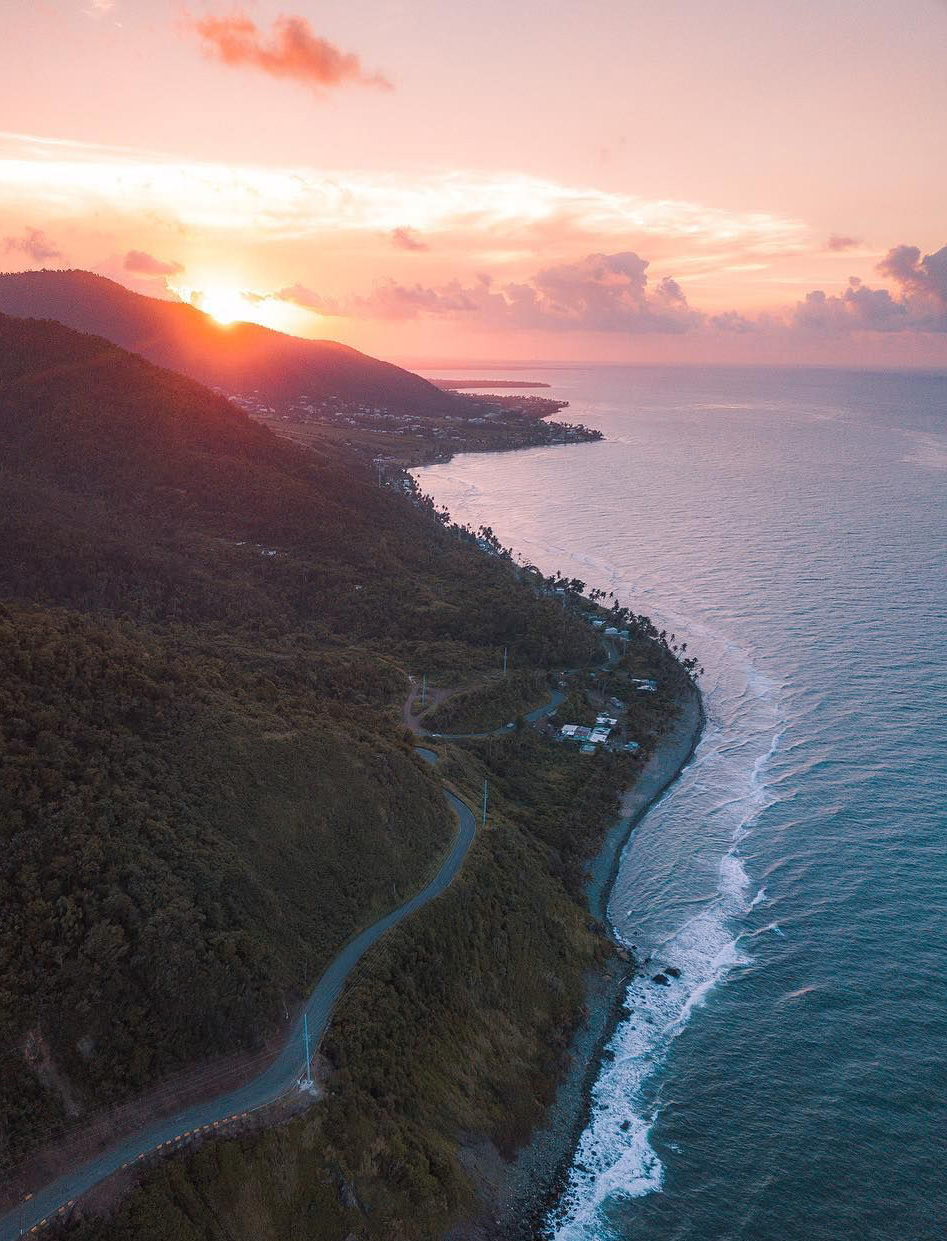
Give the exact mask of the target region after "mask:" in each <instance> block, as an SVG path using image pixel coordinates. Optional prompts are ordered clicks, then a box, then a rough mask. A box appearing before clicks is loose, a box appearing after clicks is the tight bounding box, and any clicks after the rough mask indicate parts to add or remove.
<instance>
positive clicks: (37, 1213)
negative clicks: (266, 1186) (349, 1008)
mask: <svg viewBox="0 0 947 1241" xmlns="http://www.w3.org/2000/svg"><path fill="white" fill-rule="evenodd" d="M417 753H418V754H419V755H420V756H421V758H422V759H424V761H425V762H428V763H430V764H431V765H432V766H433V764H434V763H435V762H436V760H437V755H436V754H435V753H434V751H433V750H429V749H425V748H423V747H420V746H419V747H417ZM444 796H445V797H446V799H447V803H448V805H449V806H450V808H451V809H452V810H453V811H454V813H455V814H456V816H457V818H458V821H459V822H458V828H457V833H456V835H455V836H454V840H453V842H452V844H451V846H450V849H449V850H448V852H447V854H446V855H445V857H444V858H443V860H442V861H441V864H440V866H439V868H438V870H437V874H436V875H435V876H434V878H433V879H431V881H430V882H429V883H428V884H427V885H426V886H425V887H424V888H422V890H421V891H420V892H418V893H417V894H416V895H415V896H412V897H411V898H410V899H409V900H407V901H405V903H404V904H403V905H400V906H399V907H398V908H397V909H394V910H392V911H391V913H388V914H385V915H384V917H382V918H379V919H378V921H377V922H373V923H372V925H371V926H369V927H366V929H365V930H364V931H361V932H360V933H359V934H358V935H356V936H355V937H354V938H353V939H351V940H350V941H349V942H348V943H347V944H346V945H345V946H344V947H343V948H342V949H341V950H340V952H339V953H338V955H337V956H336V957H335V958H334V960H333V961H332V963H331V964H330V965H329V966H328V968H327V969H326V971H325V973H324V974H323V975H322V977H321V978H320V979H319V981H318V983H317V984H316V987H315V989H314V990H313V991H312V993H311V995H310V996H309V999H308V1000H307V1001H306V1006H305V1009H304V1010H303V1012H301V1013H300V1015H299V1018H298V1020H297V1021H296V1023H295V1024H294V1026H293V1028H292V1030H291V1031H290V1033H289V1035H288V1037H287V1039H286V1042H285V1043H284V1045H283V1048H282V1050H281V1051H280V1052H279V1054H278V1055H277V1057H276V1059H275V1060H274V1061H273V1062H272V1063H271V1064H270V1065H269V1066H268V1067H267V1068H266V1069H264V1071H263V1072H262V1073H260V1074H259V1075H258V1076H257V1077H255V1078H254V1079H253V1080H252V1081H250V1082H248V1083H246V1085H244V1086H240V1087H237V1088H236V1089H234V1090H230V1091H228V1092H227V1093H225V1094H222V1095H218V1096H217V1098H215V1099H210V1100H207V1101H206V1102H204V1103H197V1104H194V1105H192V1106H190V1107H186V1108H183V1109H182V1110H181V1111H179V1112H177V1113H176V1114H174V1115H172V1116H168V1117H167V1118H166V1119H161V1120H155V1121H153V1122H152V1123H151V1124H149V1125H148V1126H147V1127H146V1128H144V1129H140V1130H138V1132H137V1133H134V1134H130V1135H129V1136H127V1137H125V1138H122V1139H121V1140H119V1141H118V1142H116V1143H115V1145H114V1146H112V1147H110V1148H109V1149H108V1150H105V1151H103V1152H102V1153H101V1154H99V1155H96V1156H95V1157H94V1158H92V1159H90V1160H89V1161H88V1163H85V1164H83V1165H82V1166H81V1167H79V1168H75V1169H74V1170H73V1171H71V1172H67V1173H64V1174H63V1175H62V1176H60V1177H59V1178H57V1179H56V1180H55V1181H52V1182H50V1184H48V1185H46V1186H45V1187H44V1188H43V1189H40V1190H37V1192H36V1193H35V1194H34V1195H33V1197H32V1198H30V1199H29V1200H28V1201H25V1202H23V1203H21V1204H20V1206H19V1207H14V1208H13V1209H12V1210H10V1211H8V1212H7V1214H6V1215H4V1216H2V1217H0V1241H11V1239H12V1238H17V1237H21V1236H24V1235H27V1234H29V1233H31V1232H37V1231H39V1229H40V1228H42V1227H44V1226H45V1225H46V1224H48V1223H52V1222H53V1220H54V1219H56V1218H57V1217H61V1216H63V1215H65V1214H66V1212H67V1211H68V1210H69V1208H70V1207H71V1205H72V1204H73V1202H74V1201H75V1200H76V1199H77V1198H78V1197H80V1196H81V1195H82V1194H84V1193H86V1192H87V1191H88V1190H89V1189H91V1188H92V1187H93V1186H94V1185H97V1184H98V1183H99V1182H100V1181H103V1180H105V1178H106V1177H108V1176H111V1175H112V1173H114V1172H117V1171H118V1170H119V1169H120V1168H125V1167H128V1166H130V1165H132V1164H134V1163H137V1162H140V1161H143V1160H144V1159H146V1158H147V1157H148V1156H150V1155H152V1154H154V1153H155V1152H156V1151H158V1150H160V1149H164V1150H168V1151H170V1150H172V1149H174V1148H175V1147H177V1146H179V1145H180V1144H181V1143H182V1142H186V1141H188V1140H189V1139H193V1138H194V1137H195V1136H197V1135H200V1134H206V1135H209V1134H211V1133H212V1132H213V1130H215V1129H217V1130H219V1129H220V1128H221V1127H222V1126H224V1125H226V1124H227V1123H228V1122H229V1121H233V1120H237V1119H241V1118H243V1117H244V1116H245V1115H247V1114H249V1113H250V1112H253V1111H257V1110H258V1109H259V1108H261V1107H265V1106H266V1105H267V1104H269V1103H273V1102H274V1101H275V1100H276V1099H278V1098H280V1097H281V1096H283V1095H286V1094H288V1093H289V1092H290V1091H293V1090H297V1089H300V1088H301V1085H302V1083H303V1080H304V1078H305V1076H306V1071H307V1065H306V1063H305V1060H306V1056H305V1051H304V1040H303V1021H304V1019H305V1020H306V1021H308V1026H309V1038H310V1043H311V1046H312V1047H318V1045H319V1040H320V1039H321V1037H322V1035H323V1034H324V1032H325V1030H326V1027H327V1026H328V1024H329V1019H330V1017H331V1015H332V1010H333V1008H334V1007H335V1004H336V1001H337V1000H338V998H339V996H340V994H341V992H342V988H343V987H344V986H345V983H346V981H347V980H348V978H349V977H350V975H351V974H352V971H353V970H354V969H355V967H356V966H357V965H358V963H359V961H360V960H361V959H362V957H363V956H364V955H365V953H366V952H367V951H368V949H369V948H371V946H372V945H373V944H375V943H377V942H378V940H379V939H381V937H382V936H383V935H384V934H385V932H386V931H389V930H390V929H391V928H392V927H393V926H396V925H397V924H398V923H399V922H402V921H403V920H404V919H405V918H407V917H408V916H409V915H410V914H412V913H414V912H415V911H416V910H418V909H420V908H421V907H422V906H423V905H426V904H428V902H429V901H432V900H433V899H434V898H435V897H436V896H439V895H440V893H441V892H443V891H444V889H445V888H446V887H448V885H449V884H450V883H451V881H452V880H453V878H454V876H455V875H456V874H457V873H458V871H459V870H460V868H461V866H462V865H463V863H464V859H465V858H466V856H467V853H468V850H469V849H470V846H471V844H472V843H473V839H474V836H475V835H476V831H477V821H476V818H475V817H474V815H473V813H472V812H471V810H470V809H469V808H468V807H467V806H466V805H465V804H464V803H463V802H462V801H461V800H460V798H458V797H455V796H454V794H453V793H451V792H449V791H448V790H447V789H445V790H444ZM303 1088H304V1087H303Z"/></svg>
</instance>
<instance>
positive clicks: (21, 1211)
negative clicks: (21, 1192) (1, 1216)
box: [19, 1194, 33, 1237]
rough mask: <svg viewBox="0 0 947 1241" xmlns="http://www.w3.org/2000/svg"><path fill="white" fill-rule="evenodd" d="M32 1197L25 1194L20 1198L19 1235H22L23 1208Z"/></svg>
mask: <svg viewBox="0 0 947 1241" xmlns="http://www.w3.org/2000/svg"><path fill="white" fill-rule="evenodd" d="M32 1197H33V1195H32V1194H27V1195H26V1197H24V1198H21V1199H20V1218H19V1233H20V1236H21V1237H22V1236H23V1208H24V1207H25V1206H26V1204H27V1203H28V1202H29V1200H30V1199H31V1198H32Z"/></svg>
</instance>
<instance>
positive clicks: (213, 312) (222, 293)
mask: <svg viewBox="0 0 947 1241" xmlns="http://www.w3.org/2000/svg"><path fill="white" fill-rule="evenodd" d="M195 304H196V305H197V306H198V307H199V308H200V309H201V310H203V311H204V313H205V314H208V315H210V317H211V318H212V319H215V320H216V321H217V322H218V323H219V324H221V325H222V326H223V327H229V325H230V324H231V323H237V322H244V323H247V322H258V321H259V320H258V317H257V315H256V314H255V313H254V311H255V310H256V307H255V306H254V304H253V303H252V302H251V301H250V299H249V298H248V297H246V296H245V295H244V294H243V293H241V292H240V290H239V289H228V288H224V287H218V288H210V289H202V290H201V291H200V294H199V297H198V299H195Z"/></svg>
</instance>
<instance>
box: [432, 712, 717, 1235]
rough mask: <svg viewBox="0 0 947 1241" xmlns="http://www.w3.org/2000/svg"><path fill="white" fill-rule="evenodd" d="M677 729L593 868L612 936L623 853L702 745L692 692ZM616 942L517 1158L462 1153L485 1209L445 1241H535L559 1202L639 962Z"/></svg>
mask: <svg viewBox="0 0 947 1241" xmlns="http://www.w3.org/2000/svg"><path fill="white" fill-rule="evenodd" d="M681 705H682V710H681V714H680V715H679V717H678V719H677V720H676V721H675V723H674V725H673V727H672V728H671V729H670V730H669V731H668V733H667V735H666V736H665V737H663V738H662V739H661V741H660V743H659V745H658V747H657V748H656V750H655V752H654V754H653V755H652V757H651V759H650V761H649V762H648V764H647V766H646V767H645V769H644V771H643V772H642V774H641V776H640V778H639V779H638V781H637V782H636V783H635V785H634V787H633V788H631V789H629V790H628V791H627V792H626V793H625V794H624V796H623V797H622V814H621V817H620V818H619V819H618V820H617V821H616V823H615V824H614V825H613V826H612V827H611V828H610V830H609V832H608V834H607V835H606V837H605V840H604V842H603V844H602V847H601V848H600V849H599V851H598V853H597V854H596V855H595V857H594V859H593V860H592V862H591V864H590V866H589V880H588V885H587V899H588V905H589V911H590V913H591V914H592V916H593V917H594V918H595V919H596V921H598V922H600V923H602V924H603V925H604V927H605V929H606V933H607V934H609V936H610V937H612V930H611V926H610V924H609V922H608V916H607V915H608V901H609V897H610V895H611V891H612V888H613V886H614V882H615V878H616V876H617V874H618V870H619V867H620V865H621V858H622V853H623V852H624V849H625V845H626V844H627V842H628V840H629V837H630V836H631V833H632V831H633V830H634V828H635V826H636V825H637V824H638V823H639V822H640V821H641V819H642V818H643V817H644V815H645V814H647V812H648V810H650V809H651V807H652V806H653V805H654V804H655V803H656V802H657V801H658V800H659V799H660V798H661V797H662V796H663V795H664V793H665V792H666V791H667V790H668V789H669V788H670V786H671V785H672V784H673V783H674V782H675V780H676V779H677V778H678V776H679V775H680V773H681V772H682V771H683V769H684V768H685V767H686V766H687V764H688V762H689V761H690V759H691V757H692V756H693V754H694V751H695V750H696V748H697V745H698V743H699V741H700V737H701V734H702V732H703V728H704V722H705V716H704V709H703V703H702V700H701V696H700V693H699V692H698V691H697V690H696V689H695V690H694V691H693V692H691V693H689V694H688V696H687V697H686V698H685V700H684V702H683V703H682V704H681ZM615 943H616V952H615V954H614V955H613V956H612V957H611V958H610V959H609V960H608V961H607V962H606V964H605V966H604V967H603V969H601V970H600V971H597V972H596V973H594V974H592V975H591V976H590V977H589V979H588V987H587V994H586V1004H585V1015H584V1017H583V1019H582V1021H581V1022H580V1024H579V1025H578V1027H577V1028H576V1030H575V1033H574V1034H573V1037H572V1040H571V1043H570V1046H569V1051H568V1068H567V1071H566V1073H565V1075H564V1077H563V1079H562V1081H561V1082H560V1084H559V1087H558V1089H557V1091H556V1096H555V1099H554V1100H553V1102H552V1104H551V1105H550V1107H549V1109H548V1112H547V1115H546V1121H545V1123H544V1124H543V1125H542V1126H539V1127H537V1128H536V1129H535V1130H534V1131H533V1134H532V1136H531V1138H530V1140H529V1142H528V1143H527V1144H526V1145H525V1146H524V1147H522V1148H521V1149H520V1151H519V1152H518V1154H517V1156H516V1158H515V1159H514V1160H513V1161H512V1162H509V1163H507V1162H506V1161H505V1160H504V1159H503V1158H502V1157H501V1155H500V1154H499V1152H498V1151H497V1150H496V1148H495V1147H494V1146H493V1144H492V1143H490V1142H488V1141H486V1140H484V1139H471V1140H470V1141H469V1142H467V1143H465V1144H464V1145H463V1146H462V1149H461V1158H462V1160H463V1163H464V1166H465V1168H466V1170H467V1172H468V1175H469V1176H470V1177H471V1180H472V1182H473V1184H474V1186H475V1187H476V1190H477V1195H478V1199H479V1202H480V1204H481V1209H480V1211H479V1212H478V1213H477V1214H476V1215H475V1216H474V1217H472V1218H471V1219H470V1220H468V1221H466V1222H464V1223H463V1224H461V1225H458V1226H457V1227H455V1228H453V1229H451V1231H450V1232H449V1233H448V1234H447V1236H446V1237H445V1241H535V1238H537V1237H538V1236H539V1235H540V1229H541V1227H542V1223H543V1220H544V1219H545V1217H546V1215H547V1213H548V1212H549V1210H550V1209H551V1208H552V1207H553V1206H554V1205H555V1203H556V1202H557V1201H558V1198H559V1195H560V1193H561V1190H562V1186H563V1182H564V1178H565V1176H566V1174H567V1172H568V1169H569V1165H570V1163H571V1160H572V1153H573V1151H574V1149H575V1145H576V1142H577V1141H578V1138H579V1135H580V1134H581V1132H582V1130H583V1129H584V1127H585V1124H586V1121H587V1118H588V1112H589V1106H590V1096H591V1090H592V1087H593V1085H594V1083H595V1079H596V1077H597V1076H598V1070H599V1065H600V1063H601V1059H602V1055H603V1053H604V1052H605V1049H606V1047H607V1044H608V1042H609V1040H610V1039H611V1037H612V1034H613V1033H614V1031H615V1027H616V1026H617V1024H618V1022H619V1021H620V1020H621V1019H622V1017H623V1015H624V997H625V993H626V990H627V984H628V982H629V980H630V979H631V978H632V977H633V976H634V974H635V972H636V970H637V964H636V962H635V961H634V960H633V959H632V958H631V956H630V955H629V954H628V953H627V951H626V950H625V949H624V947H623V946H622V945H620V944H618V943H617V941H615Z"/></svg>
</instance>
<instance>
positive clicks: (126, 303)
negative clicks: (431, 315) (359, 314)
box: [0, 271, 451, 413]
mask: <svg viewBox="0 0 947 1241" xmlns="http://www.w3.org/2000/svg"><path fill="white" fill-rule="evenodd" d="M0 312H3V313H5V314H9V315H18V316H22V317H28V318H34V319H55V320H56V321H58V322H59V323H63V324H65V325H66V326H67V327H71V328H74V329H76V330H77V331H80V332H91V333H95V334H96V335H98V336H104V337H105V338H106V339H107V340H110V341H112V342H114V343H115V344H117V345H121V346H122V348H124V349H128V350H131V351H132V352H133V353H138V354H141V356H142V357H144V358H147V359H148V361H150V362H155V363H157V365H159V366H165V367H168V368H169V369H171V370H176V371H180V372H182V373H183V374H185V375H189V376H190V377H191V378H192V379H197V380H199V381H200V382H201V383H204V384H208V385H210V386H212V387H217V388H221V389H223V390H224V391H225V392H227V393H249V392H254V391H257V392H259V393H260V395H261V396H262V397H263V398H264V399H265V400H267V401H269V402H280V401H287V400H293V399H294V398H296V397H300V396H309V397H312V398H315V399H324V398H327V397H339V398H341V399H343V400H350V401H357V402H361V403H364V404H368V405H385V406H388V407H389V408H396V409H408V410H411V411H415V412H419V413H422V412H434V411H437V410H445V409H447V408H448V407H449V406H450V405H451V398H450V397H449V396H447V395H446V394H445V393H443V392H441V391H440V390H439V389H438V388H436V387H435V386H434V385H433V384H430V383H428V382H427V380H425V379H422V378H421V377H420V376H419V375H415V374H413V373H412V372H411V371H406V370H403V369H402V368H401V367H399V366H393V365H392V364H391V363H389V362H381V361H379V360H378V359H377V358H372V357H369V356H368V355H367V354H364V353H359V352H358V350H357V349H350V348H349V347H348V346H347V345H340V344H338V343H337V342H336V341H330V340H304V339H302V338H300V337H298V336H287V335H285V334H284V333H282V332H274V331H271V330H270V329H269V328H265V327H260V326H258V325H257V324H254V323H235V324H231V325H230V326H226V327H225V326H223V325H222V324H219V323H217V322H216V321H215V320H214V319H212V318H210V316H209V315H206V314H204V313H203V312H202V311H200V310H197V309H195V307H193V306H189V305H187V304H186V303H184V302H166V301H160V300H158V299H157V298H153V297H144V296H142V294H140V293H133V292H132V291H131V290H130V289H126V288H125V287H124V286H123V285H120V284H116V283H115V282H114V281H113V280H106V279H105V277H104V276H96V275H93V274H92V273H91V272H87V271H27V272H11V273H7V274H0Z"/></svg>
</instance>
